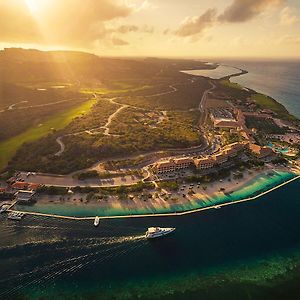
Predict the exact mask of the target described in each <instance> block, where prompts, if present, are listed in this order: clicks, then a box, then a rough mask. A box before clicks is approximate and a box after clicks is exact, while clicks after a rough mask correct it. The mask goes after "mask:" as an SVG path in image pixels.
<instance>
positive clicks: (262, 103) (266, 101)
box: [252, 93, 296, 120]
mask: <svg viewBox="0 0 300 300" xmlns="http://www.w3.org/2000/svg"><path fill="white" fill-rule="evenodd" d="M252 99H253V100H254V101H255V103H256V104H257V105H258V106H259V107H260V108H262V109H265V108H267V109H271V110H272V111H274V112H275V113H277V114H278V115H279V116H280V117H281V118H285V119H289V120H295V119H296V118H295V117H294V116H292V115H291V114H290V113H289V112H288V111H287V110H286V108H285V107H284V106H283V105H282V104H280V103H278V102H277V101H275V100H274V99H272V98H270V97H268V96H266V95H263V94H259V93H257V94H254V95H252Z"/></svg>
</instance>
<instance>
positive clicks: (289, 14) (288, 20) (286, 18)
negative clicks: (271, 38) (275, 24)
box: [280, 6, 298, 26]
mask: <svg viewBox="0 0 300 300" xmlns="http://www.w3.org/2000/svg"><path fill="white" fill-rule="evenodd" d="M297 22H298V18H297V17H296V16H295V15H294V13H293V10H292V9H291V8H290V7H289V6H286V7H284V8H283V10H282V11H281V12H280V24H281V25H283V26H289V25H293V24H295V23H297Z"/></svg>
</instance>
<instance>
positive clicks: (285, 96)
mask: <svg viewBox="0 0 300 300" xmlns="http://www.w3.org/2000/svg"><path fill="white" fill-rule="evenodd" d="M226 64H230V65H232V66H236V67H239V68H241V69H245V70H247V71H248V74H244V75H242V76H237V77H233V78H231V81H232V82H236V83H239V84H241V85H243V86H246V87H248V88H251V89H254V90H256V91H257V92H260V93H263V94H266V95H269V96H271V97H273V98H274V99H275V100H277V101H278V102H280V103H281V104H283V105H284V106H285V107H286V108H287V110H288V111H289V112H290V113H291V114H293V115H295V116H296V117H298V118H300V86H299V82H300V61H259V62H257V61H226Z"/></svg>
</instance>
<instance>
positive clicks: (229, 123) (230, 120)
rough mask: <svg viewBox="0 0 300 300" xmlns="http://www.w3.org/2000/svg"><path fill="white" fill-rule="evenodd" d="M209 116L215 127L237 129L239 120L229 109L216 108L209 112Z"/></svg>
mask: <svg viewBox="0 0 300 300" xmlns="http://www.w3.org/2000/svg"><path fill="white" fill-rule="evenodd" d="M210 118H211V120H212V122H213V124H214V127H215V128H225V129H237V128H239V122H238V121H237V119H236V118H235V116H234V112H233V111H232V110H230V109H225V108H218V109H213V110H211V112H210Z"/></svg>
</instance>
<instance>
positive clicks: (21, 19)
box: [0, 0, 41, 43]
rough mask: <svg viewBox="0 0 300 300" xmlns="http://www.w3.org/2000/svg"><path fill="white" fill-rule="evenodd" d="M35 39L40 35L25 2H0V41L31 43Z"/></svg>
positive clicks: (17, 0)
mask: <svg viewBox="0 0 300 300" xmlns="http://www.w3.org/2000/svg"><path fill="white" fill-rule="evenodd" d="M37 39H38V40H41V35H40V33H39V29H38V26H37V24H36V22H35V20H34V19H33V18H32V15H31V13H30V10H29V9H28V7H27V6H26V4H25V2H24V1H20V0H10V1H5V0H0V41H4V42H25V43H26V42H28V43H31V42H35V41H36V40H37Z"/></svg>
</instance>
